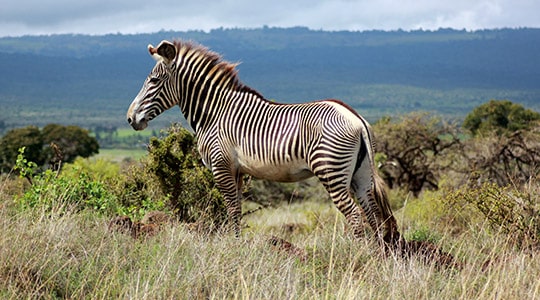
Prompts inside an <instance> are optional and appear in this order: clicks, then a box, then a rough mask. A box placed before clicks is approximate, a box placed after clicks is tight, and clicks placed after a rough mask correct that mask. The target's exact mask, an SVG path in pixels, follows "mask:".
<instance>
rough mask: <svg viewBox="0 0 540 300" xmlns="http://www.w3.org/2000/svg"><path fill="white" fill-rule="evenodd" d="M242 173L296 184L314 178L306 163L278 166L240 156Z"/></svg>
mask: <svg viewBox="0 0 540 300" xmlns="http://www.w3.org/2000/svg"><path fill="white" fill-rule="evenodd" d="M238 165H239V170H240V172H242V173H244V174H249V175H251V176H253V177H255V178H259V179H268V180H272V181H280V182H295V181H300V180H304V179H307V178H309V177H312V176H313V173H311V171H310V170H309V168H308V166H307V164H306V162H305V161H294V160H287V161H286V162H283V163H281V164H278V165H272V164H267V163H263V162H261V161H260V160H258V159H254V158H250V157H246V156H244V155H242V154H239V155H238Z"/></svg>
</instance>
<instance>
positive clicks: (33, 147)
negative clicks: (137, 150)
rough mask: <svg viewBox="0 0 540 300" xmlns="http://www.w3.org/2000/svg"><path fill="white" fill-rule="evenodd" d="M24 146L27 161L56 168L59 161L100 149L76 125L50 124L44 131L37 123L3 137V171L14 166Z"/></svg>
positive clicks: (0, 160) (0, 166)
mask: <svg viewBox="0 0 540 300" xmlns="http://www.w3.org/2000/svg"><path fill="white" fill-rule="evenodd" d="M22 147H25V151H24V156H25V158H26V159H27V160H28V161H32V162H34V163H36V164H37V165H38V166H40V167H42V166H46V165H50V166H53V168H54V167H58V166H59V163H60V162H73V161H74V160H75V158H76V157H78V156H81V157H89V156H91V155H93V154H96V153H98V152H99V144H98V142H97V140H96V139H95V138H94V137H92V136H90V134H89V132H88V131H87V130H85V129H83V128H80V127H77V126H62V125H57V124H49V125H47V126H45V127H44V128H43V130H41V131H40V130H39V128H37V127H36V126H28V127H24V128H16V129H12V130H10V131H8V132H7V133H6V134H5V135H4V136H3V137H2V139H1V140H0V172H3V173H5V172H9V171H10V170H11V169H12V168H13V166H14V165H15V162H16V160H17V155H18V154H19V149H20V148H22Z"/></svg>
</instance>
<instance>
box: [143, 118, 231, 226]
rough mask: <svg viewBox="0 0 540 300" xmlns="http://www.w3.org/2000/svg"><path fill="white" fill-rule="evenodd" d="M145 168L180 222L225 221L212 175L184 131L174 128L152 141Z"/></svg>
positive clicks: (192, 141)
mask: <svg viewBox="0 0 540 300" xmlns="http://www.w3.org/2000/svg"><path fill="white" fill-rule="evenodd" d="M144 167H145V169H146V170H147V171H148V172H149V173H151V174H153V175H154V176H155V178H156V179H157V182H158V183H159V185H160V187H161V190H162V192H163V193H164V194H165V195H167V196H168V203H169V207H170V209H171V210H172V211H173V212H174V213H175V214H176V215H177V216H178V219H179V220H180V221H182V222H200V221H202V222H204V223H207V222H208V223H209V224H214V225H220V224H223V223H224V222H225V221H226V208H225V205H224V201H223V198H222V196H221V194H220V192H219V191H218V190H217V188H216V187H215V184H214V179H213V175H212V172H210V170H208V168H206V167H205V166H204V165H203V164H202V161H201V158H200V156H199V154H198V152H197V147H196V141H195V137H194V136H193V134H191V133H190V132H189V131H188V130H187V129H185V128H182V127H181V126H179V125H173V126H171V127H170V128H169V129H167V131H165V136H164V137H161V138H157V137H153V138H151V139H150V145H149V146H148V159H147V160H146V161H145V164H144Z"/></svg>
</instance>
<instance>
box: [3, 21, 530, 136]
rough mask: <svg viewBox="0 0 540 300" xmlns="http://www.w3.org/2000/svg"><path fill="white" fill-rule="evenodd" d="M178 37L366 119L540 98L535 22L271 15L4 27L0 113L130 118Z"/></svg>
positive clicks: (267, 90) (112, 120) (59, 118)
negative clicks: (63, 27) (97, 30)
mask: <svg viewBox="0 0 540 300" xmlns="http://www.w3.org/2000/svg"><path fill="white" fill-rule="evenodd" d="M173 38H182V39H190V40H194V41H196V42H199V43H202V44H204V45H206V46H208V47H209V48H211V49H212V50H214V51H216V52H219V53H221V54H222V55H223V56H224V58H225V59H226V60H229V61H233V62H241V64H240V65H239V66H238V69H239V71H240V78H241V80H242V81H243V82H244V83H246V84H248V85H250V86H251V87H252V88H254V89H256V90H258V91H259V92H261V93H262V94H263V95H265V97H267V98H268V99H275V100H277V101H282V102H304V101H308V100H315V99H322V98H339V99H342V100H344V101H345V102H347V103H349V104H351V105H352V106H353V107H354V108H355V109H357V110H358V111H359V112H360V113H362V114H364V115H366V116H367V117H368V119H371V120H374V119H377V118H379V117H380V116H382V115H387V114H397V113H403V112H407V111H412V110H427V111H432V112H436V113H439V114H442V115H446V116H449V117H457V118H461V117H463V116H464V114H466V113H467V112H469V111H470V110H471V109H472V108H473V107H475V106H478V105H479V104H481V103H483V102H485V101H488V100H490V99H509V100H512V101H515V102H518V103H522V104H524V105H525V106H527V107H530V108H533V109H536V110H538V109H540V85H539V83H540V29H502V30H484V31H475V32H467V31H456V30H450V29H441V30H438V31H421V30H420V31H412V32H405V31H393V32H383V31H367V32H345V31H344V32H326V31H313V30H308V29H306V28H301V27H298V28H289V29H279V28H267V27H264V28H260V29H249V30H247V29H217V30H213V31H210V32H208V33H205V32H200V31H190V32H159V33H154V34H138V35H120V34H118V35H105V36H84V35H53V36H25V37H16V38H10V37H5V38H0V68H1V70H2V72H0V105H1V106H2V112H4V113H3V114H2V115H1V116H0V124H3V126H4V127H17V126H23V125H28V124H34V125H38V126H43V125H45V124H48V123H51V122H60V123H65V124H76V125H81V126H84V127H89V128H92V127H95V126H98V125H99V126H104V125H105V126H114V127H118V126H124V125H125V120H124V118H125V117H124V114H125V110H126V108H127V106H128V105H129V103H130V102H131V100H132V99H133V97H134V96H135V95H136V94H137V92H138V90H139V88H140V86H141V84H142V82H143V80H144V78H145V76H146V75H147V74H148V72H149V71H150V69H151V67H152V66H153V63H154V62H153V60H152V59H151V58H150V57H149V56H148V54H147V50H146V46H147V44H149V43H152V44H157V43H159V42H160V41H161V40H163V39H173ZM178 114H179V112H178V111H177V110H176V109H175V110H174V113H169V114H167V115H168V117H164V118H158V119H157V120H156V122H155V125H154V126H158V127H159V126H162V125H163V124H164V123H168V122H170V121H171V120H178V119H179V116H178ZM160 121H161V123H160Z"/></svg>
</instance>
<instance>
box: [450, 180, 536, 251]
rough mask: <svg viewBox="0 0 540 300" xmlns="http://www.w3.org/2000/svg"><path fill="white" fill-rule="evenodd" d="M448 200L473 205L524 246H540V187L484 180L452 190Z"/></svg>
mask: <svg viewBox="0 0 540 300" xmlns="http://www.w3.org/2000/svg"><path fill="white" fill-rule="evenodd" d="M445 201H446V202H447V204H449V205H450V206H451V207H453V208H454V209H461V208H462V207H463V206H464V205H472V206H473V207H474V208H475V209H477V210H478V211H479V212H480V213H482V214H483V215H484V217H485V218H486V220H487V221H488V222H489V223H490V224H491V226H492V227H493V228H495V229H496V230H497V231H502V232H503V233H505V234H506V235H508V236H510V237H511V240H512V242H513V243H515V244H516V245H518V246H520V247H528V246H540V199H539V198H538V191H537V190H531V189H529V190H523V189H521V190H520V189H516V188H511V187H510V186H507V187H500V186H498V185H497V184H494V183H484V184H482V185H481V186H479V187H476V188H470V187H464V188H461V189H458V190H456V191H454V192H452V193H450V194H449V195H448V196H447V197H446V198H445Z"/></svg>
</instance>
